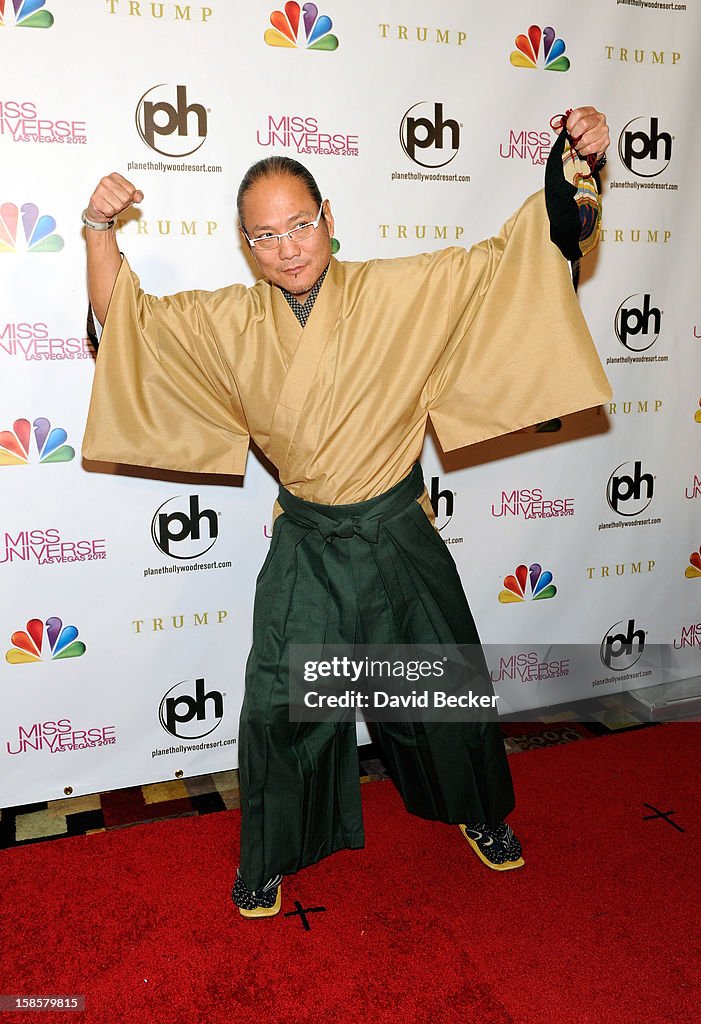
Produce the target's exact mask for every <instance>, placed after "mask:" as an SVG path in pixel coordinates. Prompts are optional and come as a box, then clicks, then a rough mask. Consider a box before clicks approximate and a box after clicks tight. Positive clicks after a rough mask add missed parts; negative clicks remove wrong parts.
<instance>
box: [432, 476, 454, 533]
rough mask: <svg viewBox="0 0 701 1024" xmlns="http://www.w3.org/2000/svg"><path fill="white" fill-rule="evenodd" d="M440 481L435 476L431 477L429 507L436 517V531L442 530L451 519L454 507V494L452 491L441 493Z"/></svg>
mask: <svg viewBox="0 0 701 1024" xmlns="http://www.w3.org/2000/svg"><path fill="white" fill-rule="evenodd" d="M440 486H441V484H440V479H439V477H437V476H432V477H431V493H430V499H431V506H432V508H433V511H434V514H435V516H436V529H437V530H439V531H440V530H444V529H445V528H446V526H447V525H448V523H449V522H450V520H451V519H452V518H453V508H454V507H455V494H454V493H453V491H448V490H445V491H441V490H440Z"/></svg>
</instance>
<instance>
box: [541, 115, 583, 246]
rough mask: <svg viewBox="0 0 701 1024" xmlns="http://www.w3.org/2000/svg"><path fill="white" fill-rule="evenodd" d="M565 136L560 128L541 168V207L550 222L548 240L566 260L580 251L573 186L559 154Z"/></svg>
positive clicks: (575, 189) (578, 226)
mask: <svg viewBox="0 0 701 1024" xmlns="http://www.w3.org/2000/svg"><path fill="white" fill-rule="evenodd" d="M566 137H567V133H566V132H565V130H564V129H563V130H562V131H561V132H560V134H559V135H558V137H557V140H556V141H555V143H554V145H553V148H552V149H551V150H550V155H549V156H548V161H547V163H546V165H545V206H546V209H547V211H548V217H549V219H550V240H551V241H552V242H554V243H555V245H556V246H557V247H558V249H559V250H560V252H561V253H562V255H563V256H564V257H565V259H567V260H578V259H580V258H581V255H582V251H581V249H580V248H579V236H580V233H581V230H582V225H581V222H580V219H579V207H578V206H577V203H576V202H575V199H574V197H575V196H576V194H577V188H576V186H575V185H571V184H570V182H569V181H568V180H567V178H566V177H565V174H564V171H563V169H562V154H563V150H564V148H565V139H566Z"/></svg>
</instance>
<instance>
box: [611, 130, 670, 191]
mask: <svg viewBox="0 0 701 1024" xmlns="http://www.w3.org/2000/svg"><path fill="white" fill-rule="evenodd" d="M638 122H643V124H644V125H647V124H648V123H649V125H650V128H649V131H645V130H643V125H641V126H640V127H639V128H638V129H637V130H634V129H633V128H632V126H633V125H635V124H637V123H638ZM618 155H619V157H620V158H621V163H622V164H623V166H624V167H627V168H628V170H629V171H631V172H632V173H633V174H636V175H637V176H638V177H639V178H656V177H657V175H658V174H662V172H663V171H665V170H666V169H667V167H668V166H669V162H670V160H671V159H672V136H671V135H670V134H669V132H661V131H660V130H659V121H658V119H657V118H656V117H651V118H649V121H648V119H647V118H645V117H634V118H633V120H632V121H629V122H628V124H627V125H626V126H625V128H624V129H623V131H622V132H621V134H620V136H619V139H618Z"/></svg>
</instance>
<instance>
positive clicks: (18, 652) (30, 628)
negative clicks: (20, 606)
mask: <svg viewBox="0 0 701 1024" xmlns="http://www.w3.org/2000/svg"><path fill="white" fill-rule="evenodd" d="M10 643H11V644H12V647H11V648H10V649H9V651H6V652H5V660H6V661H9V663H10V665H34V664H36V662H37V661H61V660H63V659H64V658H80V657H81V656H82V655H83V654H85V650H86V648H85V644H84V643H83V641H82V640H78V629H77V627H76V626H64V625H63V622H62V620H61V619H59V618H57V617H56V616H55V615H54V616H51V618H48V619H47V620H46V622H42V620H41V619H30V620H29V622H28V623H27V628H26V629H19V630H17V632H16V633H13V634H12V636H11V637H10Z"/></svg>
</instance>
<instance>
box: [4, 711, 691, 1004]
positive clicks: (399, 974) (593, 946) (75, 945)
mask: <svg viewBox="0 0 701 1024" xmlns="http://www.w3.org/2000/svg"><path fill="white" fill-rule="evenodd" d="M699 738H701V726H697V725H689V724H683V725H664V726H657V727H655V728H650V729H644V730H640V731H636V732H633V733H628V734H620V735H616V736H612V737H605V738H602V739H597V740H588V741H586V742H582V743H570V744H566V745H564V746H562V747H553V748H549V749H546V750H542V751H534V752H529V753H525V754H519V755H518V757H514V758H512V759H511V765H512V770H513V772H514V777H515V782H516V788H517V794H518V798H519V806H518V810H517V812H515V813H514V815H513V824H514V826H515V827H516V831H517V833H518V834H519V835H520V837H521V838H522V840H523V843H524V855H525V857H526V861H527V863H526V867H525V868H523V869H521V870H519V871H513V872H507V873H505V874H499V873H497V872H490V871H488V870H487V869H486V868H485V867H483V865H482V864H480V862H479V861H478V860H477V858H476V857H475V855H474V854H473V853H472V852H471V851H470V850H469V848H468V847H467V844H466V843H465V842H464V840H463V839H462V838H461V836H460V835H459V833H458V830H457V829H450V828H448V827H446V826H442V825H436V824H432V823H429V822H424V821H421V820H419V819H416V818H412V817H410V816H409V815H407V814H405V813H404V811H403V809H402V807H401V804H400V801H399V799H398V797H397V795H396V792H395V790H394V788H393V787H392V785H391V783H380V782H377V783H371V784H369V785H366V786H364V787H363V797H364V806H365V817H366V826H367V834H368V844H367V847H366V849H365V850H363V851H356V852H344V853H341V854H337V855H336V856H335V857H332V858H330V859H328V860H326V861H323V862H322V863H321V864H319V865H317V866H315V867H314V868H310V869H308V870H306V871H304V872H302V873H301V874H300V875H298V876H296V877H295V878H293V879H290V880H288V881H287V882H286V883H285V885H284V887H283V913H285V912H287V913H290V912H294V911H295V909H296V908H295V901H299V903H300V904H301V906H302V907H304V908H307V910H308V912H307V918H308V922H309V925H310V929H311V930H309V931H306V930H305V929H304V927H303V923H302V918H301V917H300V916H299V915H296V916H291V917H287V918H286V917H283V915H282V914H281V915H280V916H279V917H277V918H275V919H273V920H268V921H244V920H242V919H241V918H239V916H238V914H236V913H235V911H234V910H233V908H232V906H231V905H230V903H229V901H228V891H229V888H230V884H231V876H232V874H233V871H234V868H235V864H236V859H237V858H236V848H235V847H236V842H237V840H236V832H237V815H238V812H223V813H218V814H211V815H208V816H205V817H193V818H187V819H179V820H177V821H168V822H162V823H157V824H151V825H145V826H134V827H132V828H126V829H124V830H121V831H114V832H108V833H102V834H98V835H92V836H81V837H75V838H70V839H64V840H56V841H53V842H50V843H46V844H38V845H32V846H29V847H24V848H20V849H12V850H7V851H5V852H3V853H2V854H1V855H0V900H1V904H0V936H2V952H0V993H3V994H26V995H31V994H36V995H58V994H77V995H83V994H84V995H85V996H86V997H87V1011H86V1013H85V1014H66V1015H65V1016H61V1017H58V1018H57V1015H56V1014H55V1013H41V1014H39V1013H36V1012H34V1013H32V1012H27V1013H13V1014H12V1015H8V1016H7V1018H6V1019H7V1020H8V1021H9V1020H15V1021H17V1022H18V1024H21V1022H25V1021H38V1022H39V1024H48V1022H49V1021H51V1020H56V1019H59V1020H66V1021H68V1020H87V1021H89V1022H90V1024H93V1022H95V1024H121V1022H123V1021H135V1022H136V1021H138V1022H140V1024H200V1022H203V1024H204V1022H207V1024H236V1022H244V1021H245V1022H247V1024H263V1022H265V1024H268V1022H273V1021H275V1022H278V1021H279V1022H284V1024H287V1022H289V1024H292V1022H295V1024H312V1022H315V1024H316V1022H319V1024H321V1022H324V1024H326V1022H329V1021H342V1022H356V1021H358V1022H361V1024H362V1022H364V1021H367V1022H368V1024H384V1022H390V1021H391V1022H396V1021H400V1022H402V1024H408V1022H413V1021H421V1022H427V1024H432V1022H439V1024H442V1022H449V1024H453V1022H455V1024H458V1022H460V1024H472V1022H480V1024H542V1022H545V1021H548V1022H550V1021H553V1022H558V1024H559V1022H565V1024H570V1022H572V1024H594V1022H596V1024H611V1022H616V1024H619V1022H626V1024H628V1022H630V1024H658V1022H659V1024H662V1022H665V1024H666V1022H669V1024H672V1022H675V1024H676V1022H678V1021H680V1020H685V1021H695V1020H698V1019H699V1005H701V991H700V986H699V982H700V980H701V968H700V967H699V964H701V941H700V939H699V933H700V929H699V924H698V918H699V895H700V888H701V885H700V882H699V865H698V858H699V831H700V821H701V795H700V794H699V786H698V778H699V769H698V761H699ZM646 804H649V805H651V807H646V806H645V805H646ZM652 808H656V809H657V811H661V812H665V813H666V812H670V811H673V812H674V813H673V814H672V815H670V816H669V817H667V818H662V817H659V816H655V817H651V818H650V819H649V820H644V816H645V815H654V814H655V811H654V810H653V809H652ZM672 823H674V824H672ZM674 825H676V826H678V827H674ZM679 828H681V829H684V831H679ZM321 906H324V907H325V908H326V910H325V911H313V910H311V909H310V908H315V907H321ZM3 1019H5V1018H4V1017H3Z"/></svg>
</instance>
